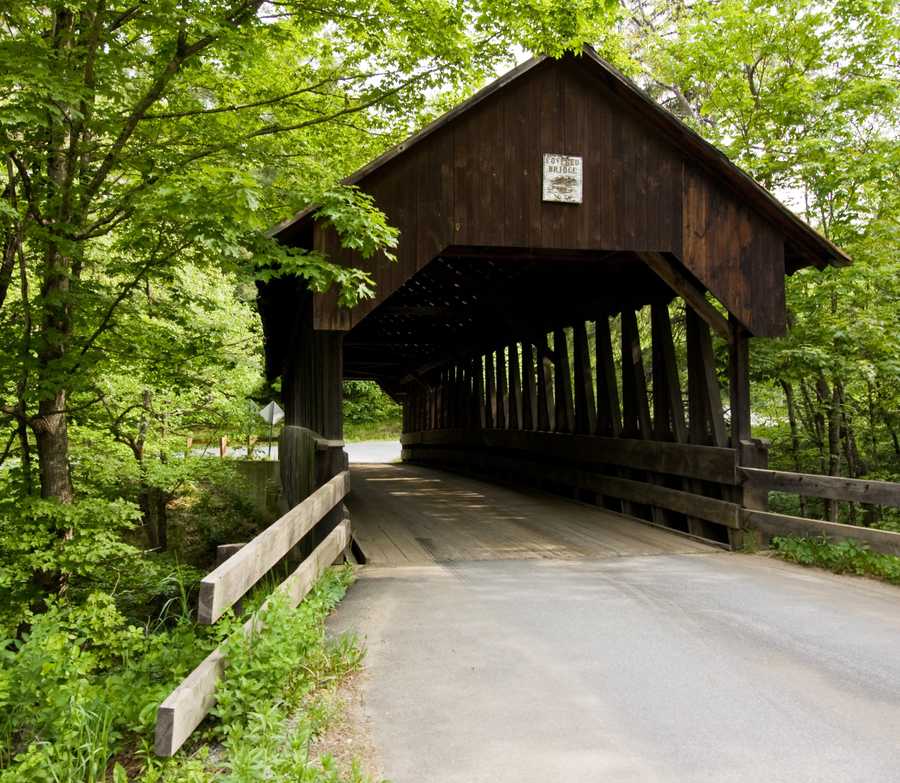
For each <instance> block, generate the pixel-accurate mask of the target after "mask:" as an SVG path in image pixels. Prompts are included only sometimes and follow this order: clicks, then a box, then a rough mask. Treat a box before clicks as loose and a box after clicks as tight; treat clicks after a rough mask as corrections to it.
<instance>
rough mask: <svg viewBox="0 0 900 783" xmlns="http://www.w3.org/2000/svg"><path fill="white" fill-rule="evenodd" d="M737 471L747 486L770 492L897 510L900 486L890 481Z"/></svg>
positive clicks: (751, 469) (767, 471)
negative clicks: (874, 505) (789, 493)
mask: <svg viewBox="0 0 900 783" xmlns="http://www.w3.org/2000/svg"><path fill="white" fill-rule="evenodd" d="M739 470H740V474H741V476H742V477H743V478H744V480H745V481H747V482H748V483H749V484H751V485H755V486H758V487H759V488H761V489H765V490H767V491H770V492H771V491H776V492H792V493H794V494H796V495H804V496H807V497H817V498H828V499H829V500H844V501H848V502H856V503H873V504H878V505H883V506H896V507H900V483H895V482H893V481H870V480H868V479H851V478H842V477H840V476H818V475H814V474H811V473H790V472H788V471H784V470H761V469H759V468H740V469H739Z"/></svg>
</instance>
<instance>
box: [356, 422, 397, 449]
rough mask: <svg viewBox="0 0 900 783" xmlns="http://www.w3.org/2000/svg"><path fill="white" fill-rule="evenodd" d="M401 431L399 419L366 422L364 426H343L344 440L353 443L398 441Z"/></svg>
mask: <svg viewBox="0 0 900 783" xmlns="http://www.w3.org/2000/svg"><path fill="white" fill-rule="evenodd" d="M401 431H402V425H401V422H400V420H399V419H388V420H387V421H376V422H370V423H369V422H367V423H365V424H351V423H350V422H347V423H345V424H344V440H345V441H347V442H349V443H355V442H358V441H361V440H398V439H399V438H400V433H401Z"/></svg>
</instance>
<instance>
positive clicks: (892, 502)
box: [738, 467, 900, 555]
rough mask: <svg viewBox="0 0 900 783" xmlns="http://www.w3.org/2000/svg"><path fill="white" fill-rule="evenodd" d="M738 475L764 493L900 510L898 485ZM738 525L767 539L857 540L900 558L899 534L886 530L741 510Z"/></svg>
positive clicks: (745, 471) (765, 473)
mask: <svg viewBox="0 0 900 783" xmlns="http://www.w3.org/2000/svg"><path fill="white" fill-rule="evenodd" d="M738 473H739V476H740V478H741V480H742V481H743V482H744V485H745V486H747V487H749V488H751V489H755V490H757V491H761V492H764V493H769V492H788V493H793V494H796V495H802V496H804V497H817V498H825V499H828V500H837V501H845V502H851V503H867V504H873V505H882V506H892V507H895V508H900V483H895V482H891V481H870V480H868V479H849V478H841V477H838V476H818V475H813V474H810V473H790V472H788V471H783V470H760V469H758V468H744V467H742V468H738ZM741 522H742V524H743V525H744V526H745V527H749V528H752V529H754V530H758V531H759V532H760V533H762V534H763V535H764V536H765V537H767V538H770V537H772V536H783V535H799V536H827V537H829V538H834V539H839V540H840V539H844V540H847V539H849V540H854V541H859V542H862V543H865V544H867V545H868V546H869V547H870V548H871V549H873V550H875V551H876V552H883V553H885V554H891V555H900V533H894V532H891V531H887V530H878V529H877V528H872V527H864V526H862V525H847V524H842V523H840V522H829V521H826V520H821V519H808V518H807V517H796V516H791V515H789V514H778V513H775V512H771V511H763V510H754V509H746V508H745V509H743V510H742V514H741Z"/></svg>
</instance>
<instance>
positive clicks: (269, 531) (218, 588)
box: [197, 471, 350, 625]
mask: <svg viewBox="0 0 900 783" xmlns="http://www.w3.org/2000/svg"><path fill="white" fill-rule="evenodd" d="M349 491H350V474H349V472H347V471H343V472H341V473H339V474H338V475H337V476H335V477H334V478H333V479H331V480H330V481H328V482H327V483H326V484H323V485H322V486H321V487H319V488H318V489H317V490H316V491H315V492H313V493H312V494H311V495H310V496H309V497H308V498H306V500H304V501H302V502H301V503H299V504H298V505H296V506H294V508H292V509H291V510H290V511H288V512H287V513H286V514H285V515H284V516H282V517H281V518H280V519H278V520H277V521H275V522H273V523H272V524H271V525H270V526H269V527H267V528H266V529H265V530H264V531H263V532H262V533H260V534H259V535H258V536H256V538H254V539H253V540H252V541H250V543H248V544H247V545H246V546H244V547H242V548H241V549H240V550H239V551H238V552H236V553H235V554H234V555H232V556H231V557H229V558H228V559H227V560H226V561H225V562H224V563H222V565H220V566H219V567H218V568H216V570H215V571H213V572H212V573H210V574H208V575H207V576H206V577H204V579H203V580H202V581H201V582H200V598H199V606H198V609H197V621H198V622H200V623H202V624H204V625H210V624H212V623H214V622H216V620H218V619H219V618H220V617H221V616H222V615H223V614H224V613H225V611H226V610H227V609H228V607H230V606H232V605H233V604H234V603H235V601H237V600H239V599H240V598H241V597H242V596H243V595H244V594H245V593H246V592H247V591H248V590H249V589H250V588H251V587H253V585H255V584H256V583H257V582H258V581H259V580H260V579H261V578H262V577H263V576H264V575H265V574H266V573H267V572H268V571H269V570H270V569H271V568H272V566H274V565H275V564H276V563H277V562H278V561H279V560H281V558H283V557H284V556H285V555H286V554H287V553H288V552H290V550H291V549H292V548H293V547H294V546H296V545H297V543H298V542H299V541H300V539H302V538H303V536H305V535H306V534H307V533H308V532H309V531H310V530H312V528H313V527H314V526H315V525H316V524H317V523H318V522H319V520H321V519H322V517H323V516H325V514H327V513H328V512H329V511H331V509H333V508H334V507H335V506H336V505H337V504H338V503H340V502H341V500H342V499H343V498H344V496H345V495H346V494H347V493H348V492H349Z"/></svg>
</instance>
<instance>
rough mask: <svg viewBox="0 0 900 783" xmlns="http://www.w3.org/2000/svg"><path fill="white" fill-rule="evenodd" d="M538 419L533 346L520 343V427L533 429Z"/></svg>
mask: <svg viewBox="0 0 900 783" xmlns="http://www.w3.org/2000/svg"><path fill="white" fill-rule="evenodd" d="M537 420H538V394H537V377H536V375H535V368H534V346H533V345H532V344H531V340H529V339H526V340H525V341H524V342H523V343H522V429H523V430H533V429H535V428H536V426H537Z"/></svg>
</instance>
